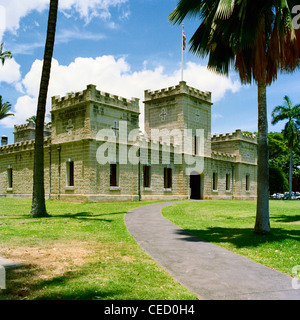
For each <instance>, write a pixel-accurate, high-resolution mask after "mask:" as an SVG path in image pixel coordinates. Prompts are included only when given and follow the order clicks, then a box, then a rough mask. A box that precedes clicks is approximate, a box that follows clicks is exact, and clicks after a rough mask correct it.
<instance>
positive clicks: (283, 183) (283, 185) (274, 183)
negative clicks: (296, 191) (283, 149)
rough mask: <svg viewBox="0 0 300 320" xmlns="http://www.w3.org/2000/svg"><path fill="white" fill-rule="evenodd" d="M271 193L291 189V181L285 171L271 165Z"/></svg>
mask: <svg viewBox="0 0 300 320" xmlns="http://www.w3.org/2000/svg"><path fill="white" fill-rule="evenodd" d="M269 184H270V194H273V193H284V192H286V191H288V190H289V182H288V179H287V178H286V176H285V174H284V172H283V171H282V170H281V169H280V168H275V167H271V166H270V169H269Z"/></svg>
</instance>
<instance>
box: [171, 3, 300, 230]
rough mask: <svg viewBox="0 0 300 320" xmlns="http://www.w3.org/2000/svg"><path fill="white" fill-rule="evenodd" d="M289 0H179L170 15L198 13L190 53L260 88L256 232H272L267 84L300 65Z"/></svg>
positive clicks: (180, 17) (180, 18)
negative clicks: (282, 71) (198, 21)
mask: <svg viewBox="0 0 300 320" xmlns="http://www.w3.org/2000/svg"><path fill="white" fill-rule="evenodd" d="M294 5H296V1H295V0H294V1H289V0H284V1H280V0H272V1H271V0H266V1H260V0H256V1H254V0H253V1H247V0H218V1H214V0H206V1H203V0H195V1H191V0H179V3H178V5H177V7H176V9H175V10H174V11H173V12H172V13H171V15H170V21H171V22H173V23H174V24H176V23H181V22H182V21H183V20H184V18H185V17H186V16H190V17H199V18H200V21H201V23H200V26H199V27H198V29H197V30H196V32H195V33H194V35H193V37H192V38H191V41H190V43H191V49H190V50H191V51H192V52H193V53H195V54H197V55H199V56H201V57H206V56H209V60H208V68H209V69H211V70H214V71H216V72H218V73H221V74H226V75H228V73H229V70H230V69H231V67H234V68H235V70H236V71H238V72H239V76H240V80H241V82H242V83H244V84H246V83H252V82H253V81H254V82H255V83H256V84H257V87H258V164H257V167H258V169H257V176H258V178H257V208H256V222H255V227H254V232H255V233H258V234H264V233H268V232H270V230H271V229H270V222H269V195H268V193H269V182H268V181H269V164H268V158H269V156H268V121H267V100H266V87H267V85H270V84H271V83H272V82H273V81H274V80H275V79H276V77H277V72H278V70H286V71H292V70H294V69H295V68H296V67H297V64H298V63H299V51H298V45H297V37H296V34H295V30H294V28H293V23H292V16H291V11H290V9H291V8H292V7H293V6H294Z"/></svg>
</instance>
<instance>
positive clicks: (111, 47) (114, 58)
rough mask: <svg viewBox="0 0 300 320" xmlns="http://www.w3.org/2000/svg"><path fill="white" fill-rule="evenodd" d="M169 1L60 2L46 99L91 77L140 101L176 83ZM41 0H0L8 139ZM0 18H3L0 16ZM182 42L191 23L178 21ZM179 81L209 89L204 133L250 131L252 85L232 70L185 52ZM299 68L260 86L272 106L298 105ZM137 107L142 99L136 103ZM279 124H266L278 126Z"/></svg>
mask: <svg viewBox="0 0 300 320" xmlns="http://www.w3.org/2000/svg"><path fill="white" fill-rule="evenodd" d="M176 3H177V0H164V1H159V0H134V1H133V0H60V7H59V14H58V23H57V33H56V43H55V49H54V60H53V66H52V73H51V81H50V87H49V96H48V104H47V113H48V114H49V111H50V98H51V96H54V95H66V94H67V92H70V91H81V90H84V89H85V88H86V85H88V84H90V83H93V84H95V85H96V86H97V89H98V90H100V91H105V92H110V93H112V94H117V95H120V96H124V97H126V98H131V97H137V98H140V99H141V101H142V100H143V94H144V90H146V89H151V90H156V89H160V88H164V87H169V86H173V85H176V84H177V83H178V82H179V81H180V68H181V47H180V46H181V26H173V25H171V24H170V23H169V21H168V15H169V14H170V13H171V12H172V10H173V9H174V8H175V6H176ZM48 5H49V1H48V0H26V1H23V0H10V1H7V0H0V18H2V19H0V20H1V21H2V23H0V38H1V39H0V41H1V42H4V49H5V50H10V51H12V53H13V57H14V58H13V59H12V60H7V62H6V63H5V66H4V67H2V66H0V94H1V95H2V97H3V99H4V101H9V102H10V103H11V104H12V106H13V112H15V117H9V118H7V119H5V120H2V121H1V122H0V136H2V135H7V136H8V137H9V143H12V142H13V126H14V124H21V123H23V122H25V120H26V118H28V117H29V116H31V115H33V114H35V112H36V105H37V96H38V90H39V81H40V74H41V67H42V59H43V53H44V45H45V36H46V27H47V18H48ZM3 21H4V22H3ZM184 23H185V33H186V36H187V41H188V40H189V39H190V37H191V36H192V35H193V33H194V31H195V30H196V27H197V26H198V24H199V21H197V20H193V21H189V20H186V21H185V22H184ZM184 60H185V64H184V69H185V70H184V80H185V81H187V84H188V85H190V86H193V87H196V88H198V89H200V90H203V91H207V90H209V91H212V97H213V102H214V105H213V107H212V134H214V133H226V132H233V131H235V129H237V128H239V129H242V130H247V131H256V130H257V88H256V86H255V85H252V86H242V85H241V84H240V82H239V78H238V75H237V74H236V73H235V72H232V73H231V74H230V77H229V78H225V77H222V76H218V75H215V74H213V73H211V72H208V71H207V69H206V61H205V60H202V59H200V58H198V57H196V56H194V55H192V54H190V53H189V52H188V51H186V53H185V59H184ZM299 74H300V72H299V71H297V72H295V73H293V74H289V75H279V76H278V80H277V81H276V82H275V83H274V84H273V85H272V86H271V87H269V88H268V92H267V94H268V110H269V121H270V120H271V111H272V109H273V108H274V107H275V106H276V105H278V104H281V103H282V102H283V97H284V96H285V95H288V96H289V97H290V98H291V100H292V102H293V103H294V104H296V103H300V96H299V92H300V78H299ZM141 110H142V112H143V104H142V102H141ZM282 128H283V124H278V125H277V126H272V125H271V124H270V125H269V131H280V130H281V129H282Z"/></svg>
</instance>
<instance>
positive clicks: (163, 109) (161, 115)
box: [159, 108, 167, 121]
mask: <svg viewBox="0 0 300 320" xmlns="http://www.w3.org/2000/svg"><path fill="white" fill-rule="evenodd" d="M159 116H160V118H161V121H165V120H166V117H167V113H166V109H165V108H162V111H161V114H160V115H159Z"/></svg>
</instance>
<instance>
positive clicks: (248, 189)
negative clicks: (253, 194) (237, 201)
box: [246, 174, 250, 191]
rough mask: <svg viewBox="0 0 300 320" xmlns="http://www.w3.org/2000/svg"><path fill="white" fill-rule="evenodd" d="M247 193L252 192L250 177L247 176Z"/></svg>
mask: <svg viewBox="0 0 300 320" xmlns="http://www.w3.org/2000/svg"><path fill="white" fill-rule="evenodd" d="M246 191H250V175H249V174H247V175H246Z"/></svg>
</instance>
